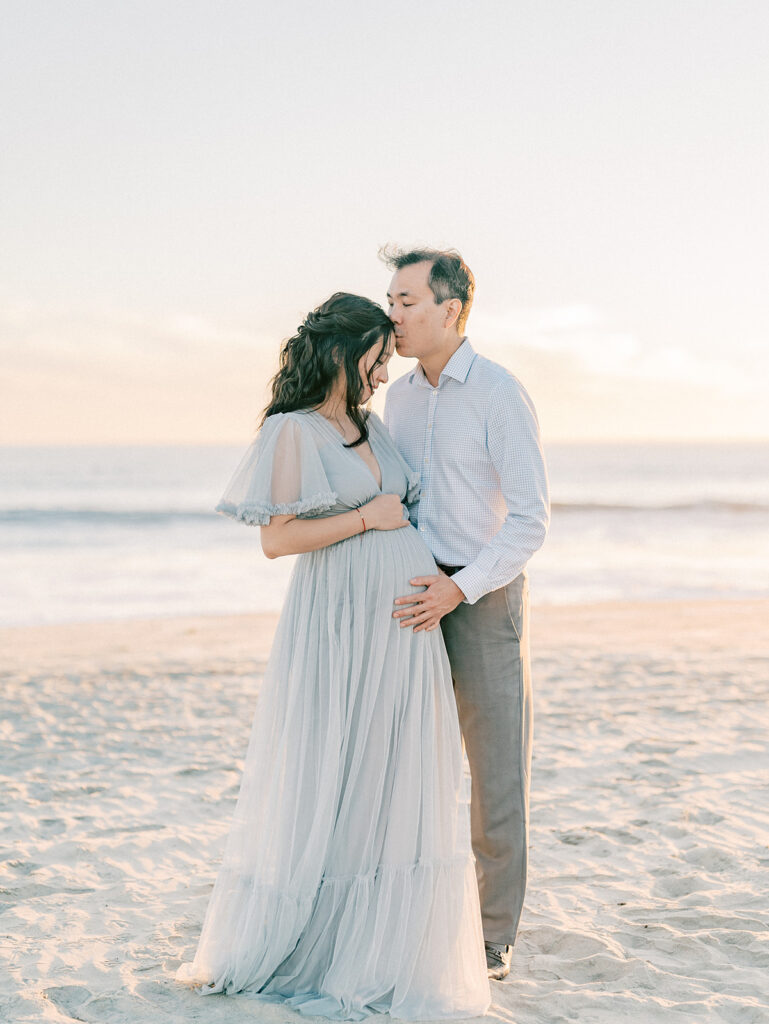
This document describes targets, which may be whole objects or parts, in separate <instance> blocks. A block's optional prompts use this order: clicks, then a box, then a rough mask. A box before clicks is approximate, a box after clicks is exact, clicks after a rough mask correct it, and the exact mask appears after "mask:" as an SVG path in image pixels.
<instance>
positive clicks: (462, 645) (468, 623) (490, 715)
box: [441, 572, 532, 945]
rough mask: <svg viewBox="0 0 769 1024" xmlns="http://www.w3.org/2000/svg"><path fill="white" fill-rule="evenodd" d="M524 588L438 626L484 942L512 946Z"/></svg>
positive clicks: (525, 687)
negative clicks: (466, 795) (465, 786)
mask: <svg viewBox="0 0 769 1024" xmlns="http://www.w3.org/2000/svg"><path fill="white" fill-rule="evenodd" d="M528 606H529V584H528V578H527V576H526V573H525V572H523V573H521V575H520V576H518V577H517V578H516V579H514V580H513V582H512V583H510V584H508V586H506V587H502V588H501V589H500V590H495V591H493V592H492V593H490V594H486V595H485V596H484V597H482V598H480V600H478V601H477V602H476V603H475V604H474V605H470V604H460V605H459V607H458V608H456V609H455V610H454V611H453V612H451V613H450V614H449V615H446V616H444V618H443V619H441V628H442V630H443V637H444V639H445V641H446V648H447V650H448V653H449V661H450V662H451V674H452V678H453V681H454V692H455V694H456V699H457V708H458V710H459V723H460V726H461V728H462V736H463V738H464V741H465V749H466V750H467V758H468V761H469V762H470V773H471V776H472V790H471V803H470V817H471V822H472V843H473V852H474V854H475V860H476V870H477V873H478V887H479V890H480V897H481V916H482V918H483V934H484V938H485V939H486V940H487V941H488V942H499V943H506V944H510V945H512V943H513V942H514V941H515V936H516V932H517V930H518V921H519V919H520V916H521V909H522V907H523V897H524V893H525V890H526V870H527V864H528V833H529V777H530V774H531V734H532V699H531V674H530V658H529V607H528Z"/></svg>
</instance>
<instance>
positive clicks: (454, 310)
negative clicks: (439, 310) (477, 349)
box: [443, 299, 462, 329]
mask: <svg viewBox="0 0 769 1024" xmlns="http://www.w3.org/2000/svg"><path fill="white" fill-rule="evenodd" d="M461 312H462V303H461V301H460V300H459V299H449V302H448V305H447V306H446V320H445V322H444V324H443V326H444V327H445V328H446V329H448V328H449V327H453V326H454V324H455V323H456V322H457V320H458V319H459V314H460V313H461Z"/></svg>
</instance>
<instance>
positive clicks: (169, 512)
mask: <svg viewBox="0 0 769 1024" xmlns="http://www.w3.org/2000/svg"><path fill="white" fill-rule="evenodd" d="M552 510H553V513H554V514H556V515H557V514H560V513H575V512H581V513H595V514H598V515H600V514H607V513H617V514H622V513H626V514H627V513H639V512H644V513H652V512H655V513H671V512H674V513H690V514H691V513H697V512H701V513H714V512H715V513H728V514H732V515H741V514H746V513H748V514H749V513H765V514H769V504H767V503H763V502H754V501H728V500H723V499H706V500H700V501H696V500H695V501H681V502H660V503H656V504H655V503H653V502H648V503H640V504H639V503H629V502H628V503H623V502H612V501H554V502H553V504H552ZM214 518H219V517H218V516H217V513H216V512H215V511H214V508H213V506H212V507H211V508H210V509H206V508H201V507H197V508H194V507H187V508H184V507H178V508H146V507H145V508H141V507H137V508H130V507H128V508H88V507H73V508H67V507H61V506H60V507H50V508H45V507H27V508H19V507H16V508H5V509H3V508H0V523H26V524H35V523H37V524H39V525H41V526H43V525H46V524H52V523H64V522H72V523H81V524H82V523H92V524H93V525H98V524H102V525H107V524H109V523H111V524H115V525H118V524H120V523H121V522H123V523H131V524H134V525H135V524H137V523H145V524H147V525H150V524H159V523H161V522H168V521H170V520H186V521H189V522H191V523H192V522H202V521H207V520H208V521H210V520H211V519H214Z"/></svg>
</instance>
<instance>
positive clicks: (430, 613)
mask: <svg viewBox="0 0 769 1024" xmlns="http://www.w3.org/2000/svg"><path fill="white" fill-rule="evenodd" d="M409 583H410V584H411V586H412V587H427V590H423V591H422V592H421V594H409V595H408V597H396V598H395V604H396V605H408V606H409V607H408V608H401V609H400V610H399V611H394V612H393V618H394V619H400V620H401V623H400V625H401V629H402V628H403V627H404V626H413V627H414V632H415V633H418V632H419V631H420V629H424V630H430V629H435V627H436V626H437V625H438V623H439V622H440V621H441V619H442V618H443V616H444V615H448V613H449V612H453V611H454V609H455V608H456V607H457V605H458V604H461V602H462V601H464V599H465V595H464V594H463V593H462V591H461V590H460V589H459V587H458V586H457V585H456V583H454V581H453V580H452V579H451V577H450V576H446V574H445V573H441V574H440V575H439V576H417V577H415V578H414V579H413V580H409Z"/></svg>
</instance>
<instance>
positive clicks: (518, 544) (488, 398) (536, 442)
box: [384, 339, 550, 604]
mask: <svg viewBox="0 0 769 1024" xmlns="http://www.w3.org/2000/svg"><path fill="white" fill-rule="evenodd" d="M384 420H385V423H386V425H387V428H388V430H389V431H390V433H391V435H392V437H393V440H394V441H395V444H396V445H397V447H398V449H399V450H400V452H401V454H402V455H403V457H404V458H405V459H406V462H408V464H409V465H410V466H411V468H412V469H413V470H414V471H415V472H417V473H419V474H420V476H421V479H422V494H421V498H420V500H419V501H418V502H417V503H416V504H415V505H414V506H412V507H411V508H410V509H409V513H410V516H411V521H412V522H413V524H414V525H415V526H416V527H417V529H418V530H419V532H420V533H421V534H422V537H423V538H424V540H425V543H426V544H427V546H428V547H429V548H430V550H431V551H432V553H433V556H434V557H435V560H436V562H439V563H441V564H442V565H452V566H453V565H461V566H465V568H463V569H461V570H460V571H459V572H458V573H456V574H455V575H454V577H453V579H454V582H455V583H456V584H457V586H458V587H459V588H460V590H462V592H463V593H464V595H465V597H466V598H467V600H468V602H469V603H470V604H475V602H476V601H477V600H478V598H480V597H483V595H484V594H488V593H489V592H490V591H492V590H497V589H499V587H504V586H506V585H507V584H508V583H510V582H511V581H512V580H514V579H515V577H516V576H518V574H519V573H520V572H521V571H522V570H523V568H524V567H525V565H526V563H527V562H528V560H529V558H531V556H532V555H533V554H534V552H535V551H537V550H538V549H539V548H540V547H541V546H542V543H543V541H544V539H545V534H546V533H547V527H548V522H549V519H550V500H549V490H548V481H547V470H546V468H545V460H544V456H543V454H542V445H541V442H540V438H539V424H538V423H537V414H536V412H535V411H534V406H533V404H532V401H531V399H530V398H529V395H528V394H527V392H526V390H525V388H524V387H523V385H522V384H521V383H520V381H519V380H517V379H516V378H515V377H514V376H513V375H512V374H511V373H509V372H508V371H507V370H506V369H505V368H504V367H502V366H499V365H498V364H497V363H493V362H491V360H490V359H485V358H484V357H483V356H481V355H478V354H477V353H476V352H475V351H474V350H473V348H472V346H471V345H470V342H469V341H468V340H467V339H465V340H464V341H463V342H462V344H461V345H460V346H459V348H458V349H457V351H456V352H455V353H454V355H453V356H452V357H451V359H449V361H448V363H447V364H446V366H445V367H444V370H443V372H442V373H441V375H440V379H439V381H438V387H437V388H434V387H433V386H432V384H430V382H429V381H428V380H427V378H426V377H425V375H424V371H423V370H422V367H421V366H420V365H417V368H416V369H415V370H413V371H412V372H411V373H407V374H405V375H404V376H403V377H400V378H399V379H398V380H397V381H395V383H394V384H393V385H392V386H391V387H390V389H389V391H388V393H387V403H386V406H385V414H384Z"/></svg>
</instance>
